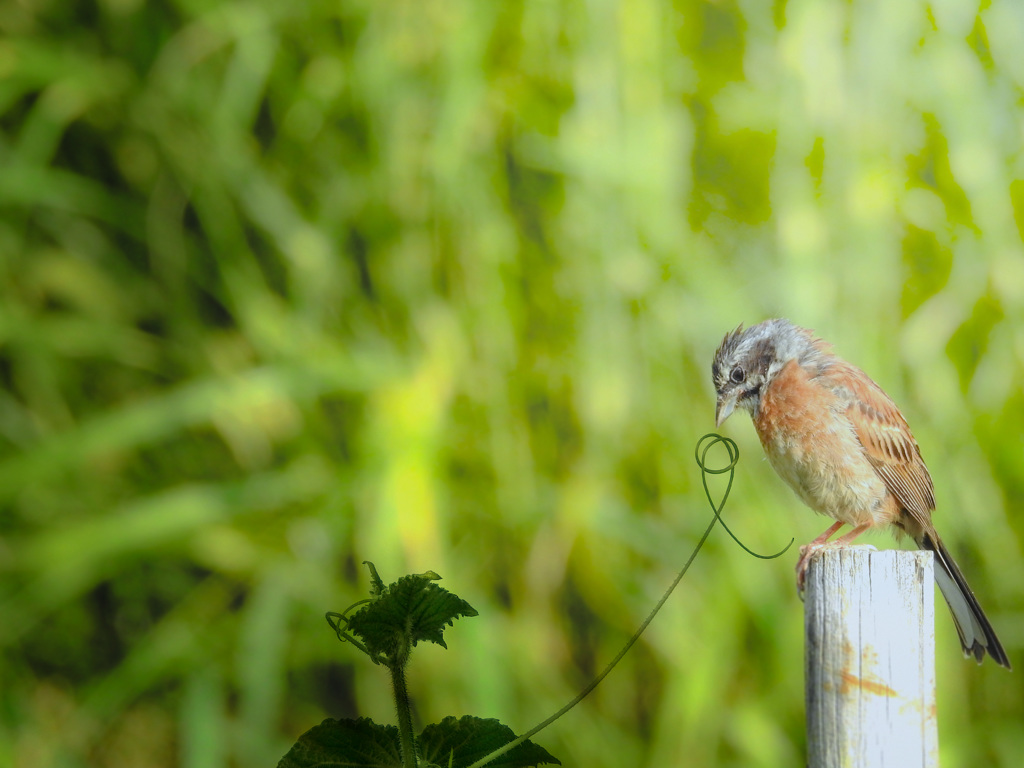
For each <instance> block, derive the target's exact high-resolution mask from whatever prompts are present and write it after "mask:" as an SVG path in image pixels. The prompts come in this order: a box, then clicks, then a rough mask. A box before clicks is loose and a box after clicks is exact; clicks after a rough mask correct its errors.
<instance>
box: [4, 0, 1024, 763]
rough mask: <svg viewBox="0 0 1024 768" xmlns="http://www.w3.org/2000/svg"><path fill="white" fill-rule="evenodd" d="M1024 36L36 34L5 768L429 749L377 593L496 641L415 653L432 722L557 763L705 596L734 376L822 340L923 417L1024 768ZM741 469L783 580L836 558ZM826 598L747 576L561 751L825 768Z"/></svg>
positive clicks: (926, 7)
mask: <svg viewBox="0 0 1024 768" xmlns="http://www.w3.org/2000/svg"><path fill="white" fill-rule="evenodd" d="M1022 34H1024V9H1022V7H1021V6H1020V5H1019V4H1018V3H1016V2H1014V0H991V1H990V2H983V3H965V2H961V1H960V0H937V1H935V2H927V3H926V2H917V1H915V0H907V1H905V2H892V0H871V1H865V2H856V3H848V2H839V1H838V0H822V1H821V2H812V1H811V0H791V1H790V2H779V1H776V2H775V3H773V4H772V3H764V2H759V0H721V1H720V2H698V1H697V0H687V1H685V2H667V1H661V0H630V2H621V1H620V2H611V1H610V0H604V1H601V0H593V1H591V2H559V1H558V0H524V2H514V3H511V2H509V3H494V2H481V1H480V0H393V1H387V2H385V1H382V0H365V1H363V2H356V1H355V0H345V1H343V2H337V1H335V2H326V1H320V0H316V1H314V2H307V3H303V2H298V3H283V2H271V1H270V0H237V1H236V2H199V1H198V0H179V2H176V3H142V2H140V0H97V1H96V2H73V1H72V2H58V1H57V0H24V1H23V2H16V3H7V4H4V5H2V6H0V280H2V282H0V286H2V287H0V290H2V295H0V374H2V377H3V388H2V392H0V451H2V453H0V649H2V652H0V764H2V765H12V766H17V767H18V768H27V767H28V766H32V767H33V768H48V767H49V766H68V767H72V766H110V767H111V768H118V767H121V766H132V767H139V766H141V767H143V768H145V767H147V766H154V767H157V766H185V767H186V768H216V767H217V766H272V765H275V764H276V763H277V761H278V759H279V758H280V757H281V756H282V755H283V754H284V753H285V752H286V751H287V749H288V748H289V746H290V745H291V744H292V742H293V741H294V740H295V738H297V737H298V735H299V734H301V733H302V732H303V731H305V730H306V729H307V728H309V727H311V726H313V725H314V724H316V723H319V722H320V720H321V719H323V718H324V717H328V716H330V717H354V716H356V715H365V716H369V717H372V718H374V719H375V720H377V721H379V722H391V721H392V719H393V707H392V703H391V701H390V694H389V691H388V688H387V685H386V675H385V673H384V672H383V670H382V669H380V668H377V667H374V666H373V665H371V664H369V663H368V662H367V661H366V660H365V658H363V657H362V656H361V655H360V654H358V653H357V652H356V651H355V650H354V649H353V648H352V647H351V646H344V645H341V644H339V643H338V641H337V639H336V638H335V637H334V635H333V633H332V632H331V631H330V629H329V628H328V627H327V625H326V623H325V622H324V619H323V614H324V612H325V611H327V610H341V609H343V608H344V607H345V606H347V605H349V604H350V603H352V602H354V601H355V600H357V599H360V598H362V597H364V596H365V595H366V590H367V587H368V579H367V574H366V571H365V568H364V567H363V566H361V565H360V563H361V561H363V560H372V561H374V562H375V563H376V565H377V567H378V568H379V570H380V572H381V575H382V577H383V578H384V579H385V580H386V581H391V580H394V579H397V578H398V577H399V576H401V575H402V574H404V573H407V572H421V571H424V570H427V569H433V570H436V571H437V572H439V573H440V574H441V575H442V576H444V581H443V582H441V585H442V586H444V587H446V588H447V589H449V590H452V591H454V592H456V593H458V594H459V595H460V596H462V597H463V598H465V599H466V600H468V601H469V602H470V603H471V604H472V605H473V606H474V607H476V608H477V609H478V610H479V611H480V613H481V615H480V616H479V617H478V618H473V619H464V620H461V621H459V622H457V624H456V626H455V627H454V628H452V629H449V630H448V632H447V633H446V639H447V641H448V645H449V650H447V651H445V650H443V649H441V648H438V647H434V646H429V647H423V648H419V649H417V651H416V653H415V654H414V655H413V659H412V666H411V668H410V686H411V690H412V693H413V696H414V698H415V706H416V714H417V717H418V718H419V721H420V723H421V724H425V723H429V722H435V721H437V720H439V719H441V718H442V717H444V716H446V715H461V714H475V715H478V716H481V717H497V718H499V719H501V720H502V721H503V722H505V723H506V724H508V725H509V726H511V727H512V728H513V729H515V730H517V731H523V730H525V729H526V728H528V727H529V726H531V725H532V724H534V723H535V722H537V721H539V720H540V719H542V718H543V717H544V716H546V715H548V714H549V713H550V712H552V711H554V710H555V709H557V708H558V707H559V706H560V705H561V704H562V703H564V702H565V701H567V700H568V699H569V698H570V697H571V696H572V695H573V694H574V693H575V692H576V691H577V690H578V689H579V688H580V687H581V686H582V685H583V684H584V683H585V682H586V681H587V679H588V678H589V676H590V675H592V674H593V673H594V672H595V671H596V670H598V669H600V668H601V667H602V666H603V665H604V663H605V662H606V661H607V660H608V659H610V658H611V657H612V655H613V654H614V652H615V650H616V649H617V648H618V647H619V646H620V645H621V644H622V643H623V642H624V641H625V639H626V638H627V637H628V636H629V635H630V634H631V632H632V631H633V629H634V628H635V626H636V625H637V624H638V623H639V621H640V620H641V619H642V618H643V616H644V615H645V613H646V611H647V610H648V609H649V607H650V606H651V604H652V603H653V601H654V600H655V599H656V597H657V596H659V595H660V594H661V591H662V590H663V589H664V587H665V586H666V585H667V583H668V581H669V580H670V578H671V576H672V575H673V574H674V572H675V571H676V570H677V569H678V568H679V566H680V565H681V563H682V562H683V561H684V560H685V558H686V557H687V556H688V554H689V552H690V550H691V548H692V547H693V545H694V544H695V542H696V540H697V538H698V536H699V535H700V533H701V532H702V531H703V529H704V527H705V526H706V524H707V521H708V519H709V514H710V512H709V510H708V507H707V504H706V502H705V500H704V498H703V494H702V491H701V490H700V476H699V473H698V471H697V468H696V466H695V464H694V461H693V449H694V444H695V442H696V440H697V439H698V438H699V437H700V436H701V435H702V434H704V433H705V432H708V431H710V430H711V428H712V427H713V412H714V406H713V392H712V388H711V384H710V381H709V378H710V374H709V369H710V361H711V356H712V354H713V352H714V350H715V348H716V346H717V344H718V342H719V340H720V339H721V337H722V335H723V334H724V332H725V331H726V330H728V329H731V328H733V327H735V326H736V325H737V324H738V323H740V322H744V323H747V324H750V323H754V322H757V321H759V320H761V319H764V318H765V317H771V316H778V315H783V316H787V317H789V318H791V319H792V320H794V321H795V322H797V323H798V324H801V325H805V326H808V327H812V328H815V329H816V330H817V331H818V332H819V333H820V334H821V335H823V336H824V337H825V338H828V339H829V340H831V341H832V342H833V343H834V344H835V345H836V347H837V350H838V351H839V352H840V353H841V354H842V355H843V356H845V357H847V358H848V359H850V360H852V361H853V362H855V363H858V364H860V365H861V366H862V367H864V368H865V369H867V370H868V371H869V372H870V373H871V374H872V375H873V377H874V378H875V379H876V380H877V381H878V382H879V383H880V384H882V386H883V387H885V388H886V389H887V390H888V391H889V392H890V394H892V395H893V397H894V398H895V399H896V401H897V402H898V403H900V404H901V406H902V408H903V410H904V413H905V414H906V415H907V417H908V419H909V421H910V422H911V424H912V425H913V426H914V429H915V432H916V435H917V438H918V440H919V442H920V443H921V445H922V449H923V452H924V455H925V458H926V459H927V460H928V462H929V464H930V467H931V469H932V474H933V475H934V477H935V481H936V486H937V496H938V499H939V509H938V511H937V513H936V518H935V519H936V522H937V527H938V529H939V531H940V532H941V533H942V535H943V537H944V538H945V539H946V542H947V544H949V546H950V548H951V549H952V550H953V551H954V552H955V553H956V555H957V557H958V559H959V561H960V563H961V566H962V567H963V569H964V570H965V571H966V573H967V574H968V576H969V578H970V581H971V583H972V586H973V587H974V588H975V591H976V592H977V593H978V595H979V596H980V598H981V601H982V603H983V605H984V606H985V607H986V609H987V611H988V612H989V614H990V617H991V618H992V621H993V623H994V624H995V626H996V627H997V629H998V631H999V633H1000V635H1001V638H1002V640H1003V642H1004V644H1005V645H1006V648H1007V651H1008V652H1009V654H1010V657H1011V659H1012V660H1013V662H1014V664H1015V665H1016V666H1017V667H1018V670H1017V671H1015V672H1013V673H1012V674H1008V673H1007V672H1005V670H1002V669H1000V668H998V667H996V666H995V665H993V664H991V663H986V664H984V665H983V666H981V667H980V668H979V667H976V666H975V665H974V664H973V663H970V662H967V661H964V660H963V659H962V658H961V655H960V651H959V646H958V644H957V642H956V634H955V632H954V630H953V626H952V623H951V622H950V620H949V618H948V616H947V615H946V610H945V608H942V607H941V603H939V606H940V607H939V608H938V610H937V628H936V632H937V636H938V637H937V643H938V648H937V658H938V681H939V723H940V741H941V746H942V760H943V765H944V766H945V767H946V768H956V767H957V766H979V765H991V766H1011V765H1012V766H1018V765H1020V755H1021V754H1022V753H1024V729H1022V728H1021V723H1022V720H1024V683H1022V678H1021V670H1022V669H1024V655H1022V654H1021V649H1022V646H1024V566H1022V559H1021V535H1022V533H1024V529H1022V524H1021V522H1020V518H1019V514H1018V511H1019V504H1020V499H1021V497H1022V495H1024V441H1022V434H1024V430H1022V425H1024V395H1022V389H1021V381H1022V370H1024V323H1022V320H1024V246H1022V239H1021V230H1022V228H1024V156H1022V154H1021V146H1022V143H1021V139H1022V134H1024V101H1022V88H1024V48H1022V47H1021V45H1020V40H1021V39H1022ZM722 431H723V432H724V433H726V434H728V435H730V436H732V437H734V438H735V439H736V440H737V441H738V442H739V443H740V447H741V450H742V457H741V464H740V469H739V472H738V475H737V480H736V486H735V488H734V492H733V496H732V499H731V502H730V504H729V507H728V508H727V510H726V517H727V520H728V521H729V522H731V524H732V526H733V527H734V529H735V530H736V531H737V533H738V534H739V535H740V536H741V537H742V538H743V539H744V540H745V541H746V543H747V544H748V545H750V546H751V547H753V548H754V549H755V550H758V551H761V552H771V551H776V550H778V549H779V548H781V547H782V546H783V545H784V544H785V543H786V542H787V541H789V539H790V538H792V537H795V538H796V540H797V542H798V543H799V542H805V541H807V540H809V539H811V538H813V537H814V536H815V535H817V534H818V533H820V532H821V530H823V529H824V527H826V525H827V522H828V521H826V520H824V519H822V518H816V517H815V516H814V515H812V514H810V513H809V512H808V511H807V510H806V509H804V508H803V507H802V506H801V505H800V504H799V503H798V502H797V500H796V498H795V497H794V496H793V495H792V494H791V493H790V491H789V490H788V489H787V488H785V487H784V486H783V484H782V483H781V481H779V480H778V479H777V478H776V477H775V476H774V475H773V474H772V472H771V470H770V468H769V467H768V466H767V464H766V463H765V462H764V461H763V460H762V454H761V450H760V446H759V445H758V443H757V440H756V437H755V436H754V433H753V429H752V428H751V426H750V424H749V420H748V419H746V418H745V417H739V418H735V419H733V420H731V421H730V422H729V423H728V424H727V425H726V426H725V428H724V429H723V430H722ZM867 541H868V542H869V543H875V544H876V545H878V546H880V547H891V546H893V543H892V539H891V537H890V536H888V535H887V534H886V535H877V536H874V537H868V539H867ZM794 562H795V554H787V555H786V556H785V557H783V558H782V559H781V560H775V561H767V562H766V561H760V560H755V559H753V558H751V557H749V556H748V555H746V554H744V553H743V552H741V551H740V550H739V549H738V548H736V547H735V546H734V545H733V544H732V543H731V542H730V541H729V540H728V539H727V538H726V537H725V536H724V535H723V534H722V532H721V531H720V530H719V531H718V532H716V533H715V534H714V535H713V536H712V538H711V540H710V541H709V543H708V545H707V547H706V548H705V550H704V552H703V553H702V555H701V557H700V558H699V559H698V560H697V561H696V563H695V564H694V566H693V568H692V569H691V571H690V573H689V575H688V576H687V578H686V579H685V580H684V582H683V584H682V586H681V588H680V590H679V591H678V592H677V593H676V595H675V596H674V597H673V598H672V600H671V601H670V602H669V604H668V605H667V607H666V609H665V610H664V611H663V613H662V614H661V615H660V616H659V617H658V618H657V619H656V621H655V623H654V624H653V625H652V626H651V628H650V630H649V631H648V633H647V634H646V635H645V637H644V639H643V641H642V642H641V643H640V644H639V645H638V647H637V648H636V649H635V650H634V652H633V653H632V654H631V655H630V656H629V657H628V658H627V660H626V661H625V662H624V664H623V665H622V666H621V667H620V668H619V669H618V670H617V671H616V672H615V673H614V674H613V675H612V676H611V677H610V678H609V679H608V680H607V681H606V682H605V683H604V684H603V685H602V686H601V687H600V688H599V689H598V690H597V691H596V693H595V694H594V695H593V696H591V697H590V698H589V699H587V700H586V701H585V702H584V704H583V705H581V706H580V707H578V708H577V709H576V710H574V711H573V712H572V713H571V714H570V715H568V716H567V717H566V718H564V719H563V720H562V721H560V722H559V723H557V724H556V725H555V726H553V727H552V728H550V729H549V730H548V731H545V732H544V733H542V734H541V735H540V736H539V737H538V739H537V740H538V741H539V742H540V743H541V744H543V745H544V746H545V747H547V748H548V749H550V750H551V751H552V752H553V753H554V754H555V755H556V756H558V757H560V758H561V759H562V761H563V764H565V765H567V766H572V765H623V766H656V765H657V766H662V765H679V764H682V763H683V762H684V759H685V764H687V765H694V766H794V765H802V764H803V763H802V761H803V754H804V745H803V740H804V735H803V732H804V720H803V668H802V664H803V662H802V659H803V630H802V622H803V611H802V606H801V603H800V602H799V600H798V598H797V596H796V594H795V590H794V585H793V572H792V566H793V563H794Z"/></svg>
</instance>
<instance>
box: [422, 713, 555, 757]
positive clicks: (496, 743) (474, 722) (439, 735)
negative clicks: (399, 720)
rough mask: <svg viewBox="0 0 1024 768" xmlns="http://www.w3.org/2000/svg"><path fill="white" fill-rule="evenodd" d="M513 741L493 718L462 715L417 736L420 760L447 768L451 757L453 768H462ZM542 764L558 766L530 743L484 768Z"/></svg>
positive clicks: (546, 752) (442, 722) (507, 731)
mask: <svg viewBox="0 0 1024 768" xmlns="http://www.w3.org/2000/svg"><path fill="white" fill-rule="evenodd" d="M515 738H516V735H515V733H513V731H512V729H511V728H509V727H508V726H507V725H502V724H501V723H500V722H499V721H497V720H494V719H493V718H492V719H486V720H485V719H482V718H479V717H472V716H471V715H465V716H464V717H461V718H459V719H456V718H454V717H446V718H445V719H444V720H442V721H441V722H440V723H436V724H434V725H428V726H427V727H426V728H424V729H423V733H421V734H420V737H419V749H420V755H421V756H422V758H423V759H424V760H426V761H428V762H431V763H434V764H435V765H440V766H447V765H448V758H449V756H451V757H452V768H464V767H465V766H467V765H472V764H473V763H475V762H476V761H477V760H479V759H480V758H482V757H486V756H487V755H488V754H490V753H491V752H493V751H494V750H496V749H499V748H500V747H503V746H505V745H506V744H508V743H509V742H510V741H512V740H513V739H515ZM542 764H557V765H561V764H562V763H561V761H559V760H558V759H556V758H554V757H552V755H551V753H550V752H548V751H547V750H546V749H544V748H543V747H541V746H539V745H537V744H534V743H533V742H532V741H529V740H527V741H524V742H523V743H522V744H519V745H518V746H516V747H514V748H512V749H510V750H509V751H508V752H506V753H505V754H503V755H500V756H499V757H497V758H495V759H494V760H493V761H492V762H490V763H488V764H487V768H524V767H525V766H534V765H542Z"/></svg>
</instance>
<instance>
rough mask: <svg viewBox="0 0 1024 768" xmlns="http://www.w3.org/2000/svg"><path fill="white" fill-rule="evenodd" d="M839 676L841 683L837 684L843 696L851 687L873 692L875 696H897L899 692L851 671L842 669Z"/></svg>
mask: <svg viewBox="0 0 1024 768" xmlns="http://www.w3.org/2000/svg"><path fill="white" fill-rule="evenodd" d="M839 678H840V680H841V681H842V684H841V685H840V686H839V692H840V693H841V694H843V695H844V696H845V695H846V694H848V693H849V692H850V691H851V690H853V689H858V690H861V691H864V692H865V693H873V694H875V695H876V696H887V697H889V698H898V697H899V693H897V692H896V691H894V690H893V689H892V688H890V687H889V686H888V685H886V684H885V683H880V682H877V681H875V680H870V679H867V678H862V677H857V676H856V675H855V674H853V673H851V672H847V671H845V670H843V671H842V672H840V673H839Z"/></svg>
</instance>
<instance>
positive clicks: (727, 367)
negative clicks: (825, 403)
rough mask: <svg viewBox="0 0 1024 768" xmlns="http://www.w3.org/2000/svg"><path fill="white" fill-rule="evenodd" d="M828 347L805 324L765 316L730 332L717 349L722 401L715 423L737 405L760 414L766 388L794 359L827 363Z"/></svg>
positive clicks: (715, 376) (715, 372)
mask: <svg viewBox="0 0 1024 768" xmlns="http://www.w3.org/2000/svg"><path fill="white" fill-rule="evenodd" d="M826 356H827V347H826V345H825V343H824V342H822V341H821V340H820V339H816V338H814V336H813V334H811V332H810V331H808V330H806V329H805V328H800V327H799V326H796V325H793V323H791V322H789V320H784V319H781V318H780V319H775V320H765V321H764V322H763V323H758V324H757V325H753V326H751V327H750V328H746V329H744V328H743V326H742V325H740V326H739V327H738V328H737V329H736V330H735V331H732V332H731V333H727V334H726V335H725V338H724V339H722V343H721V344H720V345H719V346H718V351H717V352H715V359H714V362H713V363H712V365H711V378H712V380H713V381H714V384H715V392H716V393H717V395H718V402H717V404H716V407H715V426H716V427H718V426H721V425H722V422H724V421H725V420H726V419H727V418H729V415H730V414H731V413H732V412H733V411H734V410H736V409H737V408H742V409H744V410H746V411H749V412H750V414H751V415H752V416H754V415H757V411H758V408H759V407H760V403H761V396H762V393H763V391H764V389H765V388H766V387H767V386H768V385H769V384H771V381H772V379H773V378H774V377H775V375H776V374H777V373H778V372H779V371H781V370H782V369H783V367H785V365H786V364H787V363H788V362H789V361H790V360H794V359H795V360H797V361H799V362H800V364H801V365H808V364H812V365H813V364H815V363H816V362H819V360H820V362H821V363H824V362H825V357H826Z"/></svg>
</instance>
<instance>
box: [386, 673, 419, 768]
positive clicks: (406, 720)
mask: <svg viewBox="0 0 1024 768" xmlns="http://www.w3.org/2000/svg"><path fill="white" fill-rule="evenodd" d="M388 669H389V670H391V688H392V690H394V693H395V709H397V710H398V737H399V741H400V743H401V745H402V765H403V766H404V768H416V747H415V742H414V741H413V738H412V709H411V707H410V706H409V691H408V689H407V688H406V687H405V664H394V665H388Z"/></svg>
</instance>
